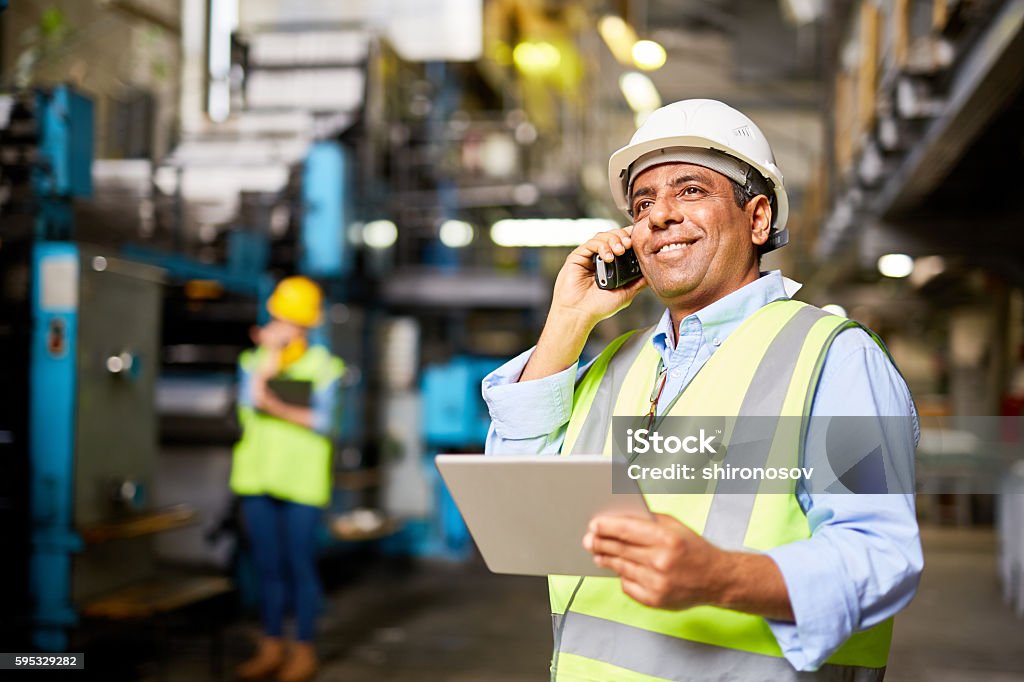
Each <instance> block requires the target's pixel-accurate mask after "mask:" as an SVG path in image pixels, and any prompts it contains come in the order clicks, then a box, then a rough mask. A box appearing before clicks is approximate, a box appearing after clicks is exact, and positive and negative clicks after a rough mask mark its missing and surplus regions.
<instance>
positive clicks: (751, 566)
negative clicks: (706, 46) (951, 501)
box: [483, 100, 923, 681]
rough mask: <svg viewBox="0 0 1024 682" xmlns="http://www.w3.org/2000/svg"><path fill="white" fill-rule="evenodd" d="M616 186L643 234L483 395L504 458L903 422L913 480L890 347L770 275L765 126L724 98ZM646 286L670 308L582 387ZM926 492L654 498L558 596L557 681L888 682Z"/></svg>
mask: <svg viewBox="0 0 1024 682" xmlns="http://www.w3.org/2000/svg"><path fill="white" fill-rule="evenodd" d="M609 179H610V183H611V189H612V194H613V195H614V197H615V200H616V203H617V204H618V205H619V207H620V208H621V209H623V211H624V212H625V213H626V214H627V215H629V216H630V218H631V220H632V225H631V226H629V227H625V228H623V229H616V230H611V231H609V232H603V233H600V234H598V235H596V236H595V237H593V238H592V239H591V240H590V241H588V242H586V243H585V244H583V245H581V246H580V247H578V248H577V249H575V250H574V251H573V252H572V253H571V254H569V256H568V257H567V258H566V260H565V263H564V265H563V266H562V269H561V271H560V272H559V274H558V277H557V280H556V282H555V285H554V293H553V299H552V303H551V307H550V310H549V313H548V317H547V321H546V323H545V326H544V329H543V331H542V333H541V335H540V338H539V340H538V342H537V345H536V347H535V348H533V349H532V350H530V351H527V352H525V353H524V354H522V355H521V356H519V357H518V358H516V359H514V360H512V361H510V362H508V363H507V364H506V365H504V366H503V367H501V368H499V369H498V370H496V371H495V372H494V373H492V374H491V375H489V376H488V377H486V378H485V380H484V382H483V394H484V398H485V400H486V401H487V404H488V407H489V410H490V414H491V416H492V419H493V422H492V425H491V429H490V433H489V435H488V440H487V452H488V453H489V454H496V455H501V454H548V453H549V454H552V455H555V454H559V453H560V454H562V455H567V454H574V453H579V454H594V453H600V452H604V453H610V452H611V445H610V441H611V435H610V431H611V429H610V428H609V427H610V420H611V417H612V416H613V415H615V416H620V415H623V416H628V417H630V418H635V417H636V416H638V415H647V416H650V417H651V418H655V417H657V418H661V417H663V416H665V415H670V416H671V415H677V416H681V415H709V416H710V415H723V416H728V415H734V416H735V415H743V414H747V413H750V412H751V410H750V406H754V408H753V411H752V413H754V414H761V415H769V416H773V417H774V416H779V415H792V416H794V417H795V418H803V417H806V416H807V415H808V414H809V415H810V416H811V417H815V416H824V415H852V416H864V417H869V418H871V419H872V420H875V419H876V418H878V419H882V418H890V417H896V418H897V419H895V420H892V419H889V421H887V422H886V430H885V431H884V438H883V442H882V443H881V444H880V447H882V448H884V450H885V451H886V452H888V453H890V456H892V457H895V458H898V459H900V460H901V461H900V462H897V464H902V465H904V466H906V467H910V471H912V457H913V451H914V447H915V445H916V441H917V438H918V433H919V431H918V425H917V416H916V412H915V409H914V406H913V402H912V400H911V397H910V393H909V391H908V389H907V386H906V384H905V383H904V381H903V379H902V377H901V376H900V374H899V372H898V371H897V369H896V367H895V366H894V365H893V363H892V360H891V359H890V358H889V356H888V354H887V352H886V351H885V350H884V347H883V346H882V345H881V342H880V341H877V340H876V339H877V337H874V336H873V335H872V334H871V333H868V332H867V331H866V330H865V329H864V328H862V327H860V326H859V325H858V324H856V323H854V322H851V321H849V320H846V319H845V318H840V317H836V316H833V315H829V314H827V313H825V312H824V311H821V310H819V309H817V308H814V307H813V306H809V305H806V304H803V303H799V302H796V301H792V300H791V299H790V297H791V296H792V294H793V293H794V292H795V290H796V289H797V288H798V287H799V285H797V284H796V283H795V282H792V281H791V280H787V279H786V278H784V277H783V276H782V274H781V273H780V272H779V271H772V272H760V256H761V254H763V253H765V252H767V251H770V250H771V249H774V248H777V247H778V246H782V245H784V244H785V243H786V241H787V233H786V232H785V226H786V219H787V214H788V208H789V207H788V197H787V195H786V190H785V186H784V184H783V178H782V174H781V172H780V170H779V169H778V167H777V166H776V164H775V160H774V155H773V152H772V150H771V147H770V146H769V144H768V141H767V139H766V138H765V136H764V134H763V133H762V132H761V131H760V129H758V127H757V126H756V125H755V124H754V123H753V121H751V120H750V119H749V118H747V117H746V116H745V115H743V114H742V113H740V112H739V111H736V110H734V109H732V108H730V107H728V106H726V105H725V104H723V103H721V102H717V101H713V100H686V101H682V102H676V103H673V104H670V105H668V106H665V107H663V108H661V109H659V110H657V111H655V112H654V113H653V114H651V116H650V117H649V118H648V119H647V120H646V121H645V122H644V123H643V124H642V125H641V126H640V128H639V129H638V130H637V131H636V133H635V134H634V136H633V138H632V140H631V141H630V143H629V144H628V145H626V146H625V147H623V148H622V149H620V150H619V151H617V152H615V154H613V155H612V157H611V159H610V163H609ZM627 249H633V251H634V252H635V254H636V257H637V259H638V261H639V265H640V269H641V271H642V272H643V278H642V279H640V280H637V281H635V282H633V283H632V284H629V285H627V286H625V287H623V288H619V289H613V290H603V289H600V288H598V287H597V286H596V285H595V282H594V272H595V264H594V262H593V259H594V257H595V256H598V257H600V258H602V259H604V261H606V262H608V263H611V262H612V260H613V258H614V257H615V256H617V255H622V254H624V253H625V252H626V250H627ZM645 287H650V288H651V289H652V290H653V292H654V294H655V295H656V296H657V297H658V299H659V300H660V301H661V303H662V304H663V305H664V306H665V308H666V309H665V312H664V314H663V315H662V316H661V319H660V321H658V322H657V324H656V325H654V326H653V327H651V328H649V329H647V330H644V331H639V332H636V333H633V334H627V335H625V336H624V337H620V338H619V339H618V340H616V341H615V342H613V343H612V344H610V345H609V346H608V347H606V348H605V350H604V352H602V353H601V354H600V355H599V356H598V357H597V358H596V359H595V360H594V361H593V362H592V363H590V364H589V365H587V366H586V367H583V368H582V369H580V368H578V364H577V363H578V359H579V356H580V353H581V351H582V349H583V347H584V344H585V343H586V341H587V338H588V336H589V335H590V332H591V330H592V329H593V328H594V326H595V325H596V324H597V323H598V322H599V321H601V320H602V319H605V318H608V317H611V316H612V315H614V314H615V313H616V312H618V311H619V310H622V309H623V308H625V307H626V306H628V305H630V303H631V302H632V301H633V299H634V297H635V296H636V295H637V294H638V293H639V292H640V291H641V289H643V288H645ZM652 321H653V320H652ZM776 342H777V343H776ZM822 358H823V361H822V360H821V359H822ZM787 397H788V398H789V399H788V400H787V399H786V398H787ZM784 400H785V401H784ZM900 417H902V418H900ZM781 431H782V429H781V428H780V429H778V430H776V431H775V432H774V435H771V436H769V438H774V439H777V438H781V437H783V436H782V434H781ZM812 435H813V434H811V435H807V436H806V440H804V441H803V442H802V443H801V445H802V446H803V447H802V448H801V447H795V446H794V447H792V448H789V449H785V450H782V452H785V453H786V456H788V457H789V458H790V459H789V461H788V462H786V463H785V464H786V465H787V466H800V465H801V464H800V460H801V455H800V452H801V449H803V453H804V454H803V458H804V459H805V460H807V461H808V465H810V463H811V461H812V460H814V458H816V457H821V454H820V453H821V451H823V450H824V443H823V442H822V441H821V440H820V437H819V440H814V439H813V438H812ZM797 438H804V437H803V436H797ZM770 442H772V443H773V445H774V444H775V443H776V441H775V440H772V441H770ZM772 452H773V455H774V453H775V451H774V450H773V451H772ZM730 454H732V453H730ZM726 461H727V462H728V461H729V458H728V457H727V458H726ZM910 479H911V480H910V483H909V485H908V486H907V487H906V488H901V489H900V490H898V491H896V493H897V494H877V495H876V494H870V495H869V494H823V493H822V491H820V490H815V489H814V488H813V487H812V486H810V485H809V484H808V481H805V480H801V481H799V482H798V483H795V484H794V487H793V488H792V491H791V492H790V493H786V494H764V493H761V492H752V493H749V494H746V493H745V494H744V495H739V494H735V495H729V494H725V493H721V492H720V493H719V494H717V495H690V494H667V495H656V496H649V497H648V498H647V499H648V504H649V506H650V507H651V509H652V511H654V512H656V514H655V515H654V516H653V517H652V518H651V519H638V518H622V517H619V518H616V517H614V516H607V515H604V516H598V517H597V518H595V519H593V520H592V521H591V524H590V527H589V530H588V532H587V533H586V535H585V536H584V537H583V538H582V543H583V545H584V547H585V548H586V549H588V550H589V551H590V552H591V553H592V554H593V557H594V561H595V563H596V564H597V565H598V566H601V567H604V568H607V569H611V570H612V571H614V572H615V573H616V574H618V576H619V578H618V579H615V578H586V579H582V578H576V577H568V576H551V577H550V579H549V585H550V592H551V595H550V596H551V604H552V610H553V611H554V621H555V623H556V643H555V652H554V656H553V659H552V678H553V679H554V678H557V679H560V680H562V679H568V680H582V679H586V680H639V679H643V680H653V679H669V680H680V679H701V680H725V679H728V680H776V681H778V680H795V679H849V680H878V679H881V678H882V676H883V675H884V672H885V666H886V661H887V658H888V653H889V647H890V641H891V637H892V619H893V616H894V614H896V613H897V612H898V611H900V610H901V609H902V608H903V607H905V606H906V605H907V604H908V603H909V601H910V600H911V598H912V597H913V595H914V592H915V590H916V588H917V584H918V579H919V575H920V572H921V570H922V565H923V560H922V555H921V547H920V540H919V534H918V526H917V521H916V518H915V510H914V499H913V495H912V491H913V487H912V474H911V475H910ZM905 483H906V482H905ZM718 486H719V487H718V488H717V489H716V490H719V491H721V490H722V489H723V486H726V487H727V484H725V483H724V482H721V481H720V482H719V483H718ZM748 531H752V532H750V533H748ZM751 538H753V539H751ZM751 548H753V549H751ZM798 671H804V672H798ZM811 671H817V672H811Z"/></svg>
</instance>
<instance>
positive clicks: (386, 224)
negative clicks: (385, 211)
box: [363, 220, 398, 249]
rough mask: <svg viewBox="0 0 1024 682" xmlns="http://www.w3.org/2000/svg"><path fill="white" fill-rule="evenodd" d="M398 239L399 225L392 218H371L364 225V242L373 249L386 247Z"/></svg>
mask: <svg viewBox="0 0 1024 682" xmlns="http://www.w3.org/2000/svg"><path fill="white" fill-rule="evenodd" d="M397 240H398V227H397V226H396V225H395V224H394V223H393V222H391V221H390V220H371V221H370V222H368V223H366V225H364V226H363V243H364V244H366V245H367V246H369V247H370V248H371V249H386V248H388V247H390V246H392V245H393V244H394V243H395V241H397Z"/></svg>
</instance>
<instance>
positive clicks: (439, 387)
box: [389, 355, 501, 560]
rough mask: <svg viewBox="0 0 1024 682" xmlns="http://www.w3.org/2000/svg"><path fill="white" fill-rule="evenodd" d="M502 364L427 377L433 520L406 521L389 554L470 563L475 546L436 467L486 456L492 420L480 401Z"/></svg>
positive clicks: (488, 361) (451, 364)
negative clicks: (439, 459)
mask: <svg viewBox="0 0 1024 682" xmlns="http://www.w3.org/2000/svg"><path fill="white" fill-rule="evenodd" d="M500 364H501V360H497V359H494V358H478V357H470V356H466V355H460V356H456V357H453V358H452V359H451V360H450V361H448V362H447V363H445V364H440V365H431V366H428V367H427V368H426V369H424V371H423V378H422V382H421V389H422V395H423V403H422V404H423V437H424V441H425V443H426V458H425V460H424V462H423V468H424V476H425V478H426V479H427V481H429V483H430V489H431V490H432V492H433V498H434V499H433V508H432V509H433V516H432V517H429V518H425V519H414V520H409V521H406V524H405V528H404V529H403V532H402V534H401V535H400V536H399V537H398V538H396V539H395V541H394V542H393V543H391V544H390V545H389V548H390V549H392V550H394V551H398V552H405V553H410V554H413V555H418V556H434V557H442V558H447V559H455V560H459V559H465V558H467V557H468V556H469V555H470V552H471V549H472V543H471V542H470V538H469V532H468V530H467V529H466V525H465V523H464V522H463V520H462V515H461V514H459V510H458V508H457V507H456V506H455V501H454V500H453V499H452V497H451V495H450V494H449V493H448V489H447V487H445V485H444V481H443V480H442V479H441V477H440V475H439V474H438V472H437V468H436V467H435V466H434V456H435V455H438V454H441V453H457V452H472V453H480V452H483V447H484V441H485V440H486V439H487V428H488V426H489V425H490V416H489V415H488V413H487V406H486V404H485V403H484V401H483V398H482V397H481V395H480V382H481V381H483V378H484V377H485V376H487V374H488V373H490V372H491V371H493V370H494V368H496V367H498V366H499V365H500Z"/></svg>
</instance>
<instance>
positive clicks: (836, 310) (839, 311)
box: [821, 303, 847, 317]
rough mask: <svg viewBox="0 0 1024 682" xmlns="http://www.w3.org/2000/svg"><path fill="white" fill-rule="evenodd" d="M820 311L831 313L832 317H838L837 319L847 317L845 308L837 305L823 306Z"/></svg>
mask: <svg viewBox="0 0 1024 682" xmlns="http://www.w3.org/2000/svg"><path fill="white" fill-rule="evenodd" d="M821 309H822V310H824V311H825V312H826V313H832V314H833V315H838V316H839V317H846V316H847V315H846V308H844V307H843V306H841V305H839V304H838V303H829V304H828V305H823V306H821Z"/></svg>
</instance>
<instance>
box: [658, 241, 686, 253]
mask: <svg viewBox="0 0 1024 682" xmlns="http://www.w3.org/2000/svg"><path fill="white" fill-rule="evenodd" d="M695 241H696V240H694V241H693V242H672V243H671V244H665V246H663V247H661V248H660V249H658V250H657V251H655V253H668V252H669V251H680V250H683V249H688V248H690V247H691V246H692V245H693V244H694V243H695Z"/></svg>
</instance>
